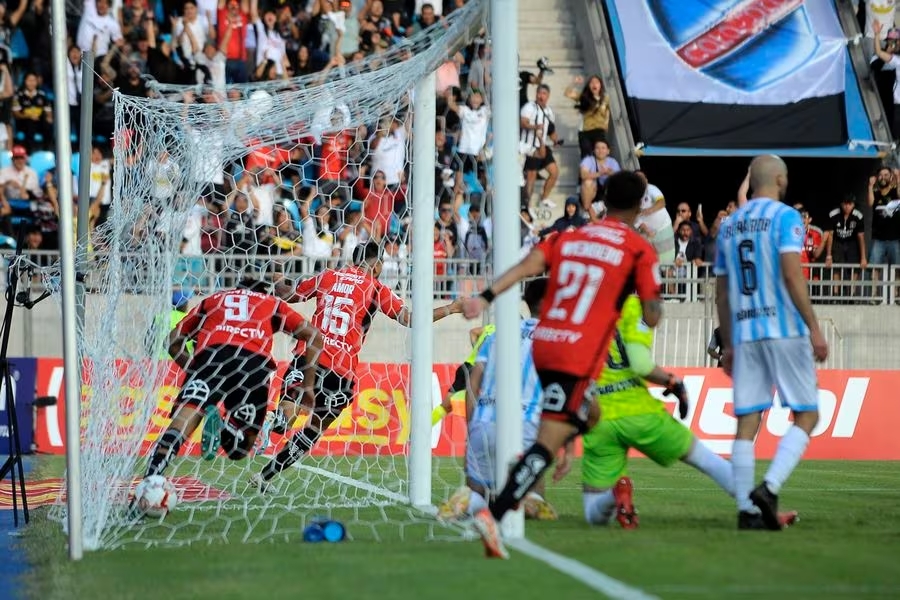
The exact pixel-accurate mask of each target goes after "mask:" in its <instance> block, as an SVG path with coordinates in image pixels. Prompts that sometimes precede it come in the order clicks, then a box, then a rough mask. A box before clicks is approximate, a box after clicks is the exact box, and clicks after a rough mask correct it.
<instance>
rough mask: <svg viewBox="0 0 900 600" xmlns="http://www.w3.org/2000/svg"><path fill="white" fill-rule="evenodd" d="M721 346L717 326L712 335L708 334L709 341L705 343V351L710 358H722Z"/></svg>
mask: <svg viewBox="0 0 900 600" xmlns="http://www.w3.org/2000/svg"><path fill="white" fill-rule="evenodd" d="M721 348H722V341H721V340H720V339H719V328H718V327H716V328H715V329H714V330H713V332H712V335H711V336H709V342H707V344H706V353H707V354H709V356H710V358H712V359H714V360H719V359H720V358H722V354H721Z"/></svg>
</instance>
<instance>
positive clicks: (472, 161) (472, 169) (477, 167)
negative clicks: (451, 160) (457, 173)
mask: <svg viewBox="0 0 900 600" xmlns="http://www.w3.org/2000/svg"><path fill="white" fill-rule="evenodd" d="M459 161H460V162H461V163H462V169H461V171H462V172H463V174H467V173H475V174H476V175H481V174H482V173H483V172H484V163H482V162H481V161H479V160H478V157H477V156H475V155H474V154H460V155H459Z"/></svg>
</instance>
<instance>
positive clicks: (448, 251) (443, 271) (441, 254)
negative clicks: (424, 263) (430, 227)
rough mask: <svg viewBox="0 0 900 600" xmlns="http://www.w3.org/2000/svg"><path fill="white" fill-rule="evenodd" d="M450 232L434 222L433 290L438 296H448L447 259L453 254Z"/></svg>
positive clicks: (449, 289) (449, 287) (449, 288)
mask: <svg viewBox="0 0 900 600" xmlns="http://www.w3.org/2000/svg"><path fill="white" fill-rule="evenodd" d="M453 252H454V248H453V242H452V241H451V238H450V233H449V232H448V231H447V230H445V229H441V227H439V226H438V224H437V223H435V224H434V291H435V294H436V295H437V297H438V298H449V297H450V292H451V286H450V279H449V277H448V275H449V272H450V270H449V269H448V265H447V261H448V260H449V259H450V258H451V257H452V256H453Z"/></svg>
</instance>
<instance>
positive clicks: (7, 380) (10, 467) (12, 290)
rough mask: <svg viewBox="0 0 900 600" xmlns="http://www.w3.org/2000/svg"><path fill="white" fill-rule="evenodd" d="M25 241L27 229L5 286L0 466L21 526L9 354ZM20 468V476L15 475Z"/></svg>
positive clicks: (17, 444)
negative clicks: (3, 451)
mask: <svg viewBox="0 0 900 600" xmlns="http://www.w3.org/2000/svg"><path fill="white" fill-rule="evenodd" d="M24 241H25V226H24V225H21V226H20V227H19V235H18V240H17V242H16V255H15V258H14V259H13V262H12V264H11V265H10V267H9V273H8V275H9V278H8V282H9V283H8V285H7V287H6V312H5V313H4V315H3V325H2V328H3V337H2V339H0V378H2V379H0V381H2V382H3V385H4V388H3V389H4V392H5V393H4V394H3V398H2V399H0V402H3V403H4V408H5V409H6V423H7V430H6V431H7V434H8V435H9V437H8V440H9V456H8V457H7V458H6V462H4V463H3V465H2V466H0V481H3V480H4V479H6V476H7V474H8V475H9V478H10V483H11V484H12V485H11V489H12V501H13V523H14V524H15V526H16V527H18V526H19V497H18V494H21V497H22V512H23V513H24V515H25V523H26V524H27V523H28V497H27V496H26V494H25V468H24V466H23V465H22V442H21V439H20V438H19V421H18V418H17V416H16V400H15V395H14V393H15V392H14V391H13V386H14V385H15V382H14V381H13V378H12V371H11V369H10V365H9V360H8V358H7V352H8V350H9V332H10V329H12V318H13V309H14V308H15V304H16V300H17V295H16V290H17V288H18V284H19V260H20V259H21V257H22V246H23V244H24ZM17 469H18V473H17V472H16V471H17ZM17 477H18V483H19V489H18V491H17V490H16V478H17Z"/></svg>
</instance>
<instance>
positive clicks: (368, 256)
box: [353, 240, 381, 265]
mask: <svg viewBox="0 0 900 600" xmlns="http://www.w3.org/2000/svg"><path fill="white" fill-rule="evenodd" d="M372 259H376V260H381V246H380V245H379V244H378V242H376V241H374V240H369V241H368V242H366V243H365V244H361V245H359V246H357V247H356V248H354V249H353V264H354V265H361V264H363V263H364V262H368V261H370V260H372Z"/></svg>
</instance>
